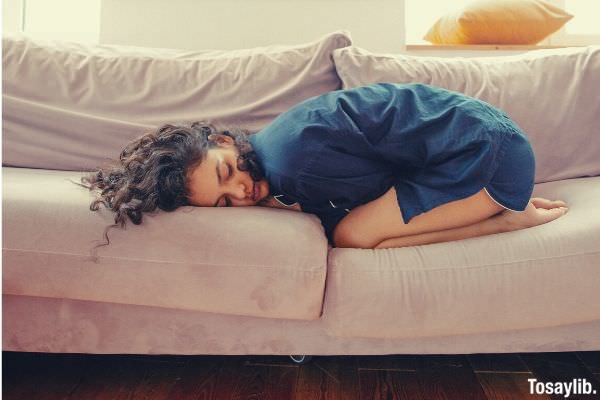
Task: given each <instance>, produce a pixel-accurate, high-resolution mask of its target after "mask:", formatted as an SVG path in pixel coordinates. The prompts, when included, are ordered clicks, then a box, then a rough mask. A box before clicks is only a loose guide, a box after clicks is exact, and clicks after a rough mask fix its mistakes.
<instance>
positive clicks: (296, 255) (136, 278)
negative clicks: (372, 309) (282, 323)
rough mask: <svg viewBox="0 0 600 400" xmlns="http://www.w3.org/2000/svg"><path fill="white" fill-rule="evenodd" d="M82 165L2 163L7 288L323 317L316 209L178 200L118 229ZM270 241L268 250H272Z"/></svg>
mask: <svg viewBox="0 0 600 400" xmlns="http://www.w3.org/2000/svg"><path fill="white" fill-rule="evenodd" d="M79 176H81V173H78V172H67V171H47V170H35V169H28V168H9V167H4V168H3V196H4V198H3V209H2V212H3V215H2V227H3V232H4V234H3V243H2V247H3V249H2V250H3V251H2V261H3V263H2V264H3V274H2V279H3V293H6V294H13V295H23V296H25V295H27V296H40V297H51V298H66V299H78V300H93V301H100V302H107V303H122V304H137V305H148V306H154V307H167V308H173V309H187V310H197V311H204V312H214V313H223V314H235V315H251V316H255V317H268V318H288V319H309V320H310V319H317V318H319V316H320V314H321V309H322V302H323V291H324V286H325V275H326V260H327V250H328V246H327V240H326V238H325V236H324V234H323V228H322V227H321V224H320V222H319V220H318V218H317V217H316V216H314V215H309V214H304V213H300V212H297V211H287V210H279V209H269V208H262V207H252V208H249V207H237V208H212V207H208V208H201V207H181V208H179V209H177V210H175V211H173V212H171V213H167V212H157V213H155V214H153V215H148V216H147V218H146V216H145V217H144V220H143V222H142V224H141V225H133V224H131V223H128V224H127V225H125V229H121V228H117V229H111V230H110V231H109V233H108V235H109V239H110V245H108V246H104V247H99V248H98V250H97V258H94V257H93V254H92V248H93V247H94V246H95V245H96V244H98V243H101V242H104V240H103V231H104V229H105V227H106V226H107V225H110V224H112V223H113V221H112V213H111V212H110V211H108V210H106V209H104V208H103V207H102V206H101V207H100V209H99V210H98V211H95V212H92V211H90V209H89V204H90V202H91V200H92V199H93V196H92V195H91V194H90V192H89V191H88V190H87V189H85V188H83V187H81V186H77V185H75V184H74V183H72V182H71V181H70V180H73V181H76V182H78V178H79ZM265 249H268V250H266V251H265Z"/></svg>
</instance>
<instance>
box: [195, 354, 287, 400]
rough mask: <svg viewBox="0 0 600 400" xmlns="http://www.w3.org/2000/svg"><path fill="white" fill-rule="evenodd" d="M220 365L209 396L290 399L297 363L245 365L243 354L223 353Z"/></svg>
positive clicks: (218, 397) (214, 397)
mask: <svg viewBox="0 0 600 400" xmlns="http://www.w3.org/2000/svg"><path fill="white" fill-rule="evenodd" d="M225 358H226V360H227V361H226V362H225V363H224V364H223V367H222V368H221V369H220V371H219V373H218V376H217V380H216V385H215V388H216V390H215V396H213V397H208V396H207V397H205V398H207V399H208V398H210V399H254V398H257V399H290V398H292V396H293V393H294V390H295V386H296V380H297V375H298V367H297V366H296V365H283V364H281V365H274V364H271V365H268V364H258V363H255V364H253V365H246V361H247V360H246V358H245V357H243V356H239V357H238V356H230V357H225Z"/></svg>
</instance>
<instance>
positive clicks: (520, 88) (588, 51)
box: [333, 46, 600, 183]
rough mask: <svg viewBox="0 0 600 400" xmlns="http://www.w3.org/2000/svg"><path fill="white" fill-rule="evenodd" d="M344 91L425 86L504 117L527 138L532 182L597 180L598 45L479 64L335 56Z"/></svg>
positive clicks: (362, 53)
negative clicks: (374, 86) (488, 107)
mask: <svg viewBox="0 0 600 400" xmlns="http://www.w3.org/2000/svg"><path fill="white" fill-rule="evenodd" d="M333 57H334V61H335V65H336V69H337V72H338V74H339V76H340V78H341V79H342V82H343V87H344V88H352V87H357V86H362V85H367V84H371V83H375V82H396V83H411V82H412V83H426V84H430V85H434V86H439V87H443V88H445V89H449V90H454V91H458V92H461V93H464V94H466V95H469V96H473V97H476V98H478V99H481V100H483V101H486V102H488V103H490V104H492V105H494V106H496V107H498V108H500V109H502V110H504V111H505V112H506V113H507V114H508V115H509V116H510V117H511V118H512V119H513V120H514V121H515V122H516V123H517V124H518V125H519V126H520V127H521V128H522V129H523V131H524V132H525V133H526V134H527V135H528V137H529V139H530V141H531V144H532V147H533V149H534V152H535V157H536V178H535V182H536V183H540V182H547V181H555V180H561V179H567V178H576V177H584V176H596V175H600V46H589V47H580V48H578V47H575V48H564V49H550V50H536V51H531V52H528V53H524V54H520V55H512V56H499V57H482V58H462V57H456V58H441V57H415V56H409V55H402V54H374V53H371V52H369V51H367V50H364V49H361V48H358V47H354V46H352V47H348V48H345V49H338V50H335V51H334V53H333Z"/></svg>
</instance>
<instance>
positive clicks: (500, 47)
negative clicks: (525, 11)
mask: <svg viewBox="0 0 600 400" xmlns="http://www.w3.org/2000/svg"><path fill="white" fill-rule="evenodd" d="M581 46H583V45H572V46H567V45H521V44H443V45H437V44H407V45H406V50H408V51H414V50H512V51H515V50H540V49H560V48H563V47H581Z"/></svg>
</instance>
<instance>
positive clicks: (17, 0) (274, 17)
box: [2, 0, 511, 56]
mask: <svg viewBox="0 0 600 400" xmlns="http://www.w3.org/2000/svg"><path fill="white" fill-rule="evenodd" d="M436 1H438V0H436ZM22 4H23V0H4V1H3V5H2V9H3V24H4V25H3V31H4V32H5V33H6V32H10V31H18V30H20V27H21V5H22ZM25 4H26V18H25V21H24V22H25V33H26V34H28V35H32V36H37V37H43V38H46V39H62V40H72V41H91V42H96V43H98V42H99V43H105V44H125V45H134V46H148V47H167V48H183V49H239V48H249V47H256V46H265V45H272V44H297V43H306V42H309V41H313V40H315V39H317V38H318V37H320V36H322V35H324V34H326V33H329V32H333V31H336V30H340V29H345V30H348V31H349V32H350V33H351V35H352V38H353V42H354V44H355V45H356V46H360V47H364V48H366V49H368V50H370V51H372V52H382V53H395V54H397V53H400V52H403V50H404V42H405V28H404V27H405V22H404V5H405V0H170V1H167V0H52V1H49V0H26V3H25ZM499 53H500V54H509V53H511V52H506V51H501V52H495V51H480V52H477V51H461V52H457V51H444V52H441V51H416V52H411V54H414V55H421V56H429V55H435V56H496V55H498V54H499Z"/></svg>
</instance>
